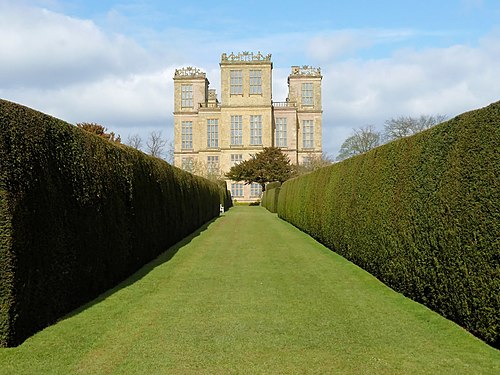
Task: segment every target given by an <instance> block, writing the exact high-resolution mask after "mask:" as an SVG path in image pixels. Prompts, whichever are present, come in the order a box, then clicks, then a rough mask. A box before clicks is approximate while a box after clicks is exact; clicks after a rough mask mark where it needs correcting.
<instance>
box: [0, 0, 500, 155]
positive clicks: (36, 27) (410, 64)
mask: <svg viewBox="0 0 500 375" xmlns="http://www.w3.org/2000/svg"><path fill="white" fill-rule="evenodd" d="M0 1H1V0H0ZM2 4H3V5H2ZM118 21H120V20H118ZM118 21H117V22H118ZM120 22H121V21H120ZM148 33H149V34H148ZM415 33H416V32H414V31H411V30H340V31H323V32H319V33H315V34H307V33H299V32H296V33H282V34H274V35H269V36H267V37H250V38H247V39H236V40H234V39H231V38H229V39H224V38H223V37H221V36H220V35H219V36H218V35H217V33H215V32H204V33H200V32H199V31H197V30H179V29H173V28H168V29H166V31H164V32H161V33H153V32H150V31H149V32H146V31H144V33H143V34H141V35H140V37H141V39H142V40H143V46H140V45H139V44H138V43H137V42H135V41H134V40H132V39H130V38H127V37H125V36H123V35H119V34H112V35H109V34H107V33H105V32H104V31H103V30H102V29H101V28H99V27H98V26H97V25H96V24H95V23H94V22H92V21H88V20H81V19H77V18H72V17H68V16H65V15H63V14H60V13H55V12H50V11H46V10H43V9H40V8H34V7H32V8H27V7H21V6H15V5H12V4H9V5H6V2H5V3H3V2H0V35H2V38H0V51H2V53H1V54H0V97H2V98H5V99H7V100H13V101H17V102H20V103H22V104H25V105H28V106H30V107H33V108H36V109H38V110H41V111H43V112H46V113H49V114H52V115H54V116H57V117H60V118H62V119H64V120H66V121H69V122H73V123H74V122H80V121H95V122H99V123H102V124H103V125H105V126H107V127H108V128H109V129H110V130H112V131H115V133H120V134H121V135H122V138H123V139H126V137H127V135H128V134H133V133H139V134H141V135H142V136H143V138H146V136H147V133H149V132H150V131H152V130H162V131H163V133H164V135H165V136H167V137H169V138H171V137H172V134H173V132H172V122H173V118H172V111H173V108H172V102H173V92H172V90H173V81H172V77H173V73H174V69H175V68H178V67H181V66H186V65H194V66H198V67H200V68H201V69H202V70H204V71H206V72H207V78H208V79H209V80H210V82H211V87H212V88H216V89H217V90H218V91H220V77H219V75H220V72H219V65H218V63H219V59H220V54H221V53H222V52H231V51H234V52H238V51H244V50H248V51H252V50H253V51H259V50H260V51H262V52H263V53H272V54H273V63H274V71H273V99H274V100H276V101H281V100H285V98H286V95H287V83H286V78H287V76H288V74H289V73H290V66H289V65H304V64H310V65H320V66H321V68H322V73H323V77H324V78H323V110H324V119H323V128H324V130H323V145H324V149H325V150H326V151H327V152H329V153H330V154H332V155H333V156H336V154H337V152H338V150H339V148H340V145H341V144H342V142H343V141H344V140H345V138H347V137H348V136H349V135H350V133H351V131H352V128H359V127H361V126H365V125H368V124H373V125H375V126H376V127H377V128H378V129H380V130H381V129H382V128H383V123H384V121H385V120H387V119H389V118H391V117H395V116H399V115H420V114H434V113H441V114H447V115H448V116H450V117H451V116H454V115H456V114H458V113H461V112H463V111H466V110H470V109H474V108H477V107H481V106H484V105H487V104H489V103H490V102H492V101H496V100H498V99H500V98H499V94H498V87H500V64H498V61H500V33H498V32H496V33H495V32H492V33H491V34H490V35H487V36H485V37H484V38H483V39H482V40H480V41H478V42H477V45H458V44H457V45H454V46H450V47H446V48H428V49H421V50H412V49H401V50H399V51H396V52H395V53H393V54H392V55H389V56H387V55H386V57H384V58H372V59H366V58H361V57H359V56H360V52H362V53H365V54H366V51H371V50H372V48H374V46H375V45H379V44H387V46H391V43H393V42H400V41H401V40H406V39H408V38H412V37H413V36H414V35H415ZM347 56H351V57H350V58H348V57H347ZM219 98H220V93H219Z"/></svg>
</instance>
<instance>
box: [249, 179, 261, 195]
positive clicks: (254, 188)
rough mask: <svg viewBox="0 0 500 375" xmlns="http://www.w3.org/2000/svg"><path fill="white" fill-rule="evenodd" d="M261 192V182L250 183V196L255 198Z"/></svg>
mask: <svg viewBox="0 0 500 375" xmlns="http://www.w3.org/2000/svg"><path fill="white" fill-rule="evenodd" d="M261 194H262V186H261V184H258V183H256V182H252V185H250V196H251V197H253V198H255V197H260V195H261Z"/></svg>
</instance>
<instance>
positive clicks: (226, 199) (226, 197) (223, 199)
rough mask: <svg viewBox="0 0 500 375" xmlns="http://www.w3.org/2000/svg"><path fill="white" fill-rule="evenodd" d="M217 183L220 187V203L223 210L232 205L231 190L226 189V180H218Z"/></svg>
mask: <svg viewBox="0 0 500 375" xmlns="http://www.w3.org/2000/svg"><path fill="white" fill-rule="evenodd" d="M217 183H218V184H219V187H220V194H219V196H220V201H219V202H220V204H221V205H222V206H223V207H224V211H227V210H229V209H230V208H231V207H233V198H232V197H231V192H230V191H229V190H228V189H227V184H226V181H224V180H218V181H217Z"/></svg>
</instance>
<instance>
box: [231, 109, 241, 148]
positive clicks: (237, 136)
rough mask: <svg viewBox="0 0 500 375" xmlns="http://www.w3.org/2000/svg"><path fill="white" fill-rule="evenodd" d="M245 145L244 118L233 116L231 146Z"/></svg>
mask: <svg viewBox="0 0 500 375" xmlns="http://www.w3.org/2000/svg"><path fill="white" fill-rule="evenodd" d="M242 144H243V120H242V116H231V145H233V146H239V145H242Z"/></svg>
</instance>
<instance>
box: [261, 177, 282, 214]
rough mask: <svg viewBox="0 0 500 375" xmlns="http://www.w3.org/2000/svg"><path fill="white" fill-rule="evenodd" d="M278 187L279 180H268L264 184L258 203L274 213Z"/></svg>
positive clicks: (276, 204) (276, 206) (278, 191)
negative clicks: (264, 188) (260, 199)
mask: <svg viewBox="0 0 500 375" xmlns="http://www.w3.org/2000/svg"><path fill="white" fill-rule="evenodd" d="M280 187H281V182H270V183H268V184H267V185H266V190H265V191H264V192H263V193H262V201H261V204H260V205H261V206H262V207H265V208H267V210H268V211H270V212H273V213H276V210H277V208H278V197H279V193H280Z"/></svg>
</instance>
